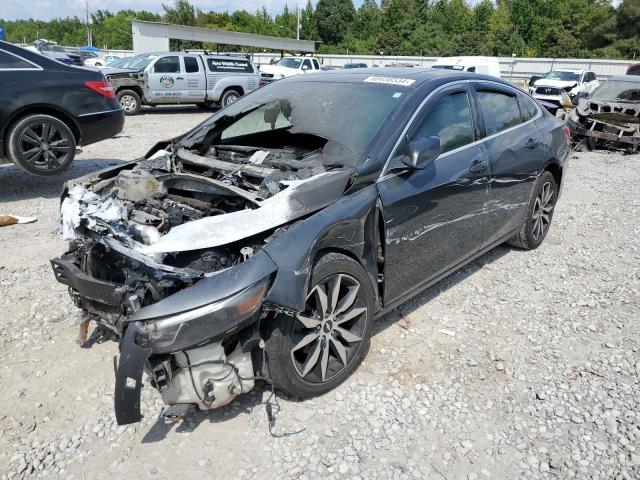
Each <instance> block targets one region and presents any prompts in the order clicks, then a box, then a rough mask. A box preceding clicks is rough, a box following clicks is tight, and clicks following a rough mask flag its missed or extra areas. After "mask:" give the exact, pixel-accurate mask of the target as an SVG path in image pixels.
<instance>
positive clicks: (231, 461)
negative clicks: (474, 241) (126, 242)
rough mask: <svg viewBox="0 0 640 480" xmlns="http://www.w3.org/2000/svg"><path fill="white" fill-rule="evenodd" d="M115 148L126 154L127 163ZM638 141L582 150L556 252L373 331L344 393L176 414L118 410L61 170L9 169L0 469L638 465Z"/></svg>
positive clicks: (471, 469)
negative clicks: (80, 304) (61, 209)
mask: <svg viewBox="0 0 640 480" xmlns="http://www.w3.org/2000/svg"><path fill="white" fill-rule="evenodd" d="M204 118H206V114H203V113H201V112H199V111H197V110H195V109H190V108H186V109H180V108H170V109H156V110H154V111H152V112H150V113H147V114H145V115H142V116H139V117H134V118H128V119H127V123H126V128H125V131H124V132H123V134H122V135H121V136H120V137H119V138H116V139H112V140H109V141H105V142H102V143H100V144H97V145H92V146H89V147H87V148H85V149H84V152H83V153H82V155H80V156H79V159H78V161H77V162H76V163H75V164H74V166H73V167H72V169H71V170H69V171H68V172H67V174H65V175H64V178H65V179H66V178H72V177H75V176H78V175H81V174H84V173H87V172H90V171H94V170H96V169H99V168H101V167H103V166H106V165H107V164H110V163H114V162H117V161H120V160H123V159H131V158H135V157H137V156H139V155H141V154H143V153H144V152H145V151H146V149H147V148H149V147H150V146H151V145H153V144H154V143H155V142H156V141H157V140H160V139H163V138H167V137H169V136H172V135H174V134H177V133H180V132H182V131H184V130H186V129H188V128H189V127H190V126H192V125H195V124H196V123H198V122H200V121H201V120H203V119H204ZM112 159H118V160H112ZM639 161H640V157H638V156H623V155H621V154H614V153H609V152H597V153H595V152H594V153H580V154H577V155H576V156H574V157H573V158H572V159H571V170H570V172H569V178H568V181H567V184H566V187H565V191H564V196H563V198H562V199H561V202H560V204H559V206H558V208H557V211H556V214H555V218H554V225H553V227H552V229H551V231H550V233H549V236H548V237H547V239H546V241H545V243H544V244H543V246H542V247H541V248H539V249H538V250H536V251H534V252H521V251H517V250H513V249H510V248H507V247H499V248H497V249H495V250H494V251H492V252H490V253H489V254H487V255H485V256H483V257H481V258H480V259H478V260H477V261H475V262H473V263H472V264H471V265H469V266H467V267H465V268H464V269H463V270H462V271H460V272H458V273H456V274H454V275H453V276H451V277H449V278H448V279H445V280H444V281H442V282H440V283H439V284H437V285H436V286H435V287H433V288H431V289H429V290H428V291H426V292H425V293H423V294H421V295H420V296H418V297H417V298H415V299H414V300H412V301H410V302H408V303H406V304H404V305H402V306H401V307H400V308H399V309H398V310H397V311H394V312H392V313H391V314H389V315H388V316H386V317H385V318H383V319H382V320H381V321H379V322H378V323H377V324H376V326H375V336H374V337H373V340H372V343H371V351H370V352H369V355H368V356H367V358H366V360H365V363H364V364H363V365H362V366H361V368H360V369H359V370H358V371H357V372H356V373H355V374H354V375H353V376H352V377H351V378H350V379H349V380H348V381H347V382H346V383H345V384H343V385H342V386H341V387H340V388H338V389H337V390H336V391H334V392H331V393H329V394H327V395H325V396H323V397H320V398H316V399H314V400H310V401H306V402H295V401H292V400H290V399H280V407H281V410H280V412H279V414H278V417H277V422H276V427H275V431H276V432H277V433H278V434H280V435H282V436H281V437H280V438H272V437H271V436H270V435H269V433H268V428H267V427H268V426H267V419H266V415H265V411H264V406H263V402H264V401H265V400H266V398H267V396H268V392H266V391H264V390H262V389H258V390H256V391H254V392H252V393H250V394H247V395H245V396H244V397H241V398H239V399H237V400H236V401H235V402H233V403H232V404H231V405H229V406H227V407H225V408H223V409H220V410H217V411H213V412H210V413H206V414H205V413H201V412H198V413H194V414H192V415H190V416H189V417H188V418H187V419H186V420H185V421H184V422H182V423H180V424H174V425H167V424H165V423H164V422H162V421H159V420H157V414H158V413H159V411H160V409H161V402H160V400H159V397H158V395H157V394H156V393H155V392H154V391H152V390H151V389H149V388H145V389H144V390H143V413H144V414H145V419H144V421H143V422H142V423H141V424H139V425H135V426H128V427H118V426H117V425H116V423H115V419H114V415H113V413H112V402H113V393H112V392H113V363H112V358H113V356H114V355H115V354H116V353H117V347H116V345H115V344H113V343H109V344H103V345H97V346H95V347H94V348H92V349H90V350H81V349H80V348H79V347H78V346H77V345H76V344H75V337H76V333H77V331H76V328H77V327H76V322H77V320H78V313H77V311H76V309H75V307H73V306H72V304H71V303H70V301H69V298H68V295H67V293H66V291H65V289H64V288H63V287H62V286H61V285H60V284H58V283H56V282H55V281H54V280H53V278H52V275H51V272H50V267H49V265H48V260H49V259H50V258H51V257H53V256H55V255H58V254H59V253H61V252H62V251H63V250H64V248H65V245H64V243H63V242H62V241H61V240H60V239H58V238H57V237H56V235H55V233H54V230H55V228H56V219H57V197H58V195H59V192H60V188H61V185H62V181H63V179H61V178H52V179H48V178H45V179H43V178H36V177H32V176H29V175H27V174H23V173H21V172H20V171H19V170H18V169H17V168H16V167H14V166H1V167H0V213H14V214H20V215H25V216H30V215H36V216H38V222H37V223H35V224H31V225H21V226H12V227H6V228H2V229H0V245H1V246H2V250H1V251H2V253H1V254H0V391H1V392H2V401H1V402H0V477H1V478H2V479H5V478H23V477H34V476H35V477H51V478H58V477H62V478H77V479H80V478H98V479H100V478H105V479H106V478H109V479H111V478H125V476H127V477H129V478H148V477H153V478H175V477H176V476H178V475H179V476H180V478H185V479H186V478H198V479H200V478H203V475H205V476H204V478H209V477H211V476H213V475H215V476H221V477H226V478H241V479H250V478H298V479H305V478H307V479H310V478H319V477H322V478H336V479H337V478H340V479H342V478H352V479H357V478H361V479H369V478H393V479H405V478H406V479H409V478H434V479H438V478H445V479H469V480H472V479H478V480H479V479H487V478H499V479H502V478H504V479H513V478H522V479H536V478H599V479H600V478H607V479H627V478H628V479H631V478H640V400H639V399H640V384H639V382H638V376H639V373H640V346H639V343H638V340H639V334H638V321H639V319H640V308H639V307H640V240H639V239H640V213H639V212H640V208H639V207H640V199H639V196H638V187H637V181H636V180H635V179H636V178H637V176H638V166H639V164H638V162H639Z"/></svg>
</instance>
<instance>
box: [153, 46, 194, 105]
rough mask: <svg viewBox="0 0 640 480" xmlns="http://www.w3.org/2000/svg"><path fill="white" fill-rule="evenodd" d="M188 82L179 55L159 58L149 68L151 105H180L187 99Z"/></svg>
mask: <svg viewBox="0 0 640 480" xmlns="http://www.w3.org/2000/svg"><path fill="white" fill-rule="evenodd" d="M186 88H187V82H186V80H185V77H184V71H183V67H182V62H181V61H180V57H179V56H178V55H167V56H163V57H159V58H158V59H156V61H155V62H154V63H153V64H152V65H151V66H150V67H149V100H150V102H151V103H179V102H180V100H181V99H182V98H184V97H185V93H186Z"/></svg>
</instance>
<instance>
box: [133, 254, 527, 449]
mask: <svg viewBox="0 0 640 480" xmlns="http://www.w3.org/2000/svg"><path fill="white" fill-rule="evenodd" d="M514 250H515V249H513V248H511V247H508V246H506V245H501V246H498V247H496V248H494V249H493V250H491V251H489V252H487V253H485V254H484V255H482V256H481V257H479V258H477V259H476V260H474V261H473V262H471V263H470V264H468V265H466V266H465V267H464V268H462V269H460V270H458V271H457V272H455V273H452V274H451V275H449V276H448V277H446V278H444V279H442V280H440V281H439V282H438V283H436V284H435V285H433V286H431V287H429V288H427V289H426V290H424V291H423V292H421V293H419V294H418V295H416V296H415V297H413V298H411V299H409V300H407V301H406V302H405V303H403V304H401V305H400V306H399V307H397V308H396V309H394V310H392V311H391V312H389V313H388V314H387V315H385V316H384V317H382V318H380V319H378V320H377V321H376V322H375V323H374V324H373V328H372V332H371V336H372V337H373V336H375V335H377V334H379V333H381V332H382V331H384V330H386V329H387V328H389V327H390V326H392V325H393V324H395V323H396V322H397V321H398V320H399V319H400V317H401V316H403V315H409V314H411V313H413V312H414V311H415V310H417V309H419V308H420V307H422V306H423V305H426V304H427V303H429V302H430V301H432V300H433V299H434V298H436V297H437V296H438V295H440V294H441V293H442V292H445V291H447V290H448V289H450V288H452V287H455V286H456V285H458V284H459V283H460V282H462V281H463V280H465V279H466V278H468V277H470V276H471V275H473V274H474V273H476V272H478V271H479V270H481V269H482V268H483V267H484V266H485V265H487V264H490V263H493V262H495V261H496V260H498V259H499V258H501V257H503V256H504V255H506V254H508V253H510V252H514V254H517V251H514ZM263 393H266V394H267V395H268V394H269V393H270V389H269V386H268V385H264V384H261V383H258V384H256V387H255V388H254V390H253V391H252V392H251V393H250V394H247V395H240V396H238V397H236V398H235V399H234V401H233V402H231V404H229V405H228V406H225V407H223V408H220V409H216V410H210V411H208V412H206V411H199V410H195V411H194V412H192V413H190V414H188V415H187V416H186V417H185V419H184V420H182V422H174V423H171V422H169V423H167V421H166V420H165V419H164V418H163V417H162V416H161V415H159V416H158V418H157V419H156V423H155V424H154V425H153V426H151V428H150V429H149V431H148V432H147V433H146V434H145V436H144V438H143V439H142V443H155V442H161V441H162V440H164V439H165V438H166V436H167V434H168V433H169V432H170V431H171V430H172V429H173V428H174V427H175V431H176V433H185V432H193V431H194V430H195V429H196V428H197V427H198V426H199V425H200V424H201V423H204V422H205V421H207V422H209V423H220V422H226V421H228V420H229V419H230V418H233V417H235V416H237V415H239V414H242V413H245V414H249V413H251V411H252V410H254V409H255V408H261V407H262V406H263V405H264V402H263V401H262V400H261V399H262V396H263ZM277 396H278V397H279V398H286V400H287V401H289V402H302V400H299V399H296V398H294V397H290V396H288V395H287V396H283V395H282V394H281V393H277ZM281 415H286V413H285V412H282V413H281ZM276 423H277V421H276ZM276 429H277V427H276ZM295 433H299V432H288V433H284V436H288V435H291V434H295Z"/></svg>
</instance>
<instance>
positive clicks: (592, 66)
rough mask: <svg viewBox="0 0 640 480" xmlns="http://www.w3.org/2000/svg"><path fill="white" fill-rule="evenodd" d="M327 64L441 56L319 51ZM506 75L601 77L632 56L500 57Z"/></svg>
mask: <svg viewBox="0 0 640 480" xmlns="http://www.w3.org/2000/svg"><path fill="white" fill-rule="evenodd" d="M316 56H317V57H318V58H320V61H321V63H322V64H323V65H326V66H336V67H341V66H342V65H344V64H345V63H366V64H367V65H368V66H369V67H373V66H378V67H386V66H388V65H394V64H408V65H413V66H415V67H429V66H431V65H432V64H433V63H434V62H435V61H436V60H437V59H438V57H420V56H395V57H393V56H379V55H316ZM279 58H280V57H279V55H277V54H270V53H254V54H253V59H254V62H255V63H258V64H265V63H269V62H270V61H272V60H278V59H279ZM498 60H499V61H500V71H501V73H502V77H503V78H505V79H507V80H529V77H531V75H539V74H544V73H547V72H549V71H551V70H553V69H558V68H570V69H576V70H578V69H589V70H593V71H594V72H595V74H596V75H597V76H598V77H599V78H606V77H610V76H612V75H624V73H625V72H626V71H627V67H628V66H629V64H630V63H632V62H631V61H629V60H600V59H588V58H518V57H499V58H498Z"/></svg>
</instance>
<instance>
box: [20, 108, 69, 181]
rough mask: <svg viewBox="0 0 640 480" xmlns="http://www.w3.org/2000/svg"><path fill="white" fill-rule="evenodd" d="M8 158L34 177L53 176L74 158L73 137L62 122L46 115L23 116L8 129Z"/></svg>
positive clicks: (67, 165) (66, 166) (64, 168)
mask: <svg viewBox="0 0 640 480" xmlns="http://www.w3.org/2000/svg"><path fill="white" fill-rule="evenodd" d="M7 143H8V147H9V158H10V159H11V160H12V161H13V162H14V163H15V164H16V165H18V166H20V167H22V168H23V169H24V170H26V171H27V172H30V173H33V174H35V175H45V176H49V175H57V174H58V173H60V172H62V171H64V170H66V169H67V168H68V167H69V165H70V164H71V162H73V159H74V158H75V156H76V146H77V145H76V138H75V136H74V134H73V132H72V131H71V129H70V128H69V127H68V126H67V124H66V123H64V122H63V121H62V120H59V119H58V118H56V117H52V116H50V115H37V114H36V115H27V116H25V117H23V118H21V119H19V120H18V121H17V122H16V123H15V124H14V125H13V126H12V127H10V129H9V133H8V135H7Z"/></svg>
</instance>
